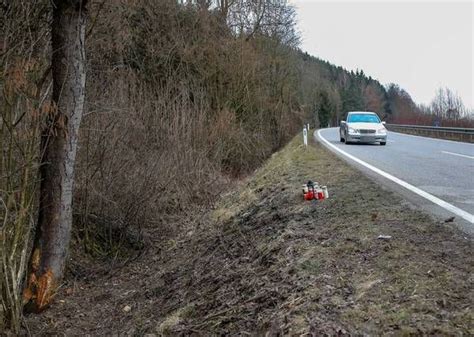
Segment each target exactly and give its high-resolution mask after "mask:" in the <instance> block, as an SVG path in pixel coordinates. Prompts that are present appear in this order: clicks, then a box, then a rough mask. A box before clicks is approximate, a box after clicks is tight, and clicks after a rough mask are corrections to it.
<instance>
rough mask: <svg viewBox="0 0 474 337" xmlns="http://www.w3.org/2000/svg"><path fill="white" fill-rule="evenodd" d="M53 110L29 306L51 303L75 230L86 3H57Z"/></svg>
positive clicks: (45, 138)
mask: <svg viewBox="0 0 474 337" xmlns="http://www.w3.org/2000/svg"><path fill="white" fill-rule="evenodd" d="M52 3H53V21H52V26H51V37H52V50H53V52H52V60H51V67H52V75H53V93H52V100H53V104H52V110H51V111H50V116H49V123H48V125H47V126H46V127H45V129H44V130H43V134H42V140H41V153H42V165H41V169H40V175H41V187H40V210H39V217H38V225H37V229H36V233H35V240H34V245H33V252H32V256H31V260H30V270H29V275H28V283H27V285H26V288H25V291H24V301H25V303H26V309H27V310H28V311H36V312H38V311H41V310H43V309H45V308H46V307H47V306H48V305H49V304H50V303H51V300H52V298H53V296H54V294H55V292H56V289H57V286H58V285H59V282H60V280H61V279H62V277H63V274H64V268H65V264H66V258H67V253H68V248H69V241H70V237H71V228H72V197H73V187H74V163H75V159H76V150H77V140H78V130H79V126H80V123H81V119H82V114H83V110H84V100H85V81H86V70H85V63H86V58H85V46H84V43H85V27H86V13H85V5H86V0H54V1H52Z"/></svg>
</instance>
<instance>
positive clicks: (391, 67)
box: [290, 0, 474, 108]
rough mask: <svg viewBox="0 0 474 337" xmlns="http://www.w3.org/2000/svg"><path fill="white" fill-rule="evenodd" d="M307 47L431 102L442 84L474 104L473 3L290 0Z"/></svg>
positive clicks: (468, 104) (470, 103) (335, 61)
mask: <svg viewBox="0 0 474 337" xmlns="http://www.w3.org/2000/svg"><path fill="white" fill-rule="evenodd" d="M290 2H291V3H293V4H294V5H295V6H296V9H297V14H298V27H299V30H300V32H301V35H302V46H301V47H302V49H303V50H304V51H307V52H308V53H309V54H311V55H314V56H317V57H320V58H322V59H325V60H328V61H330V62H331V63H334V64H336V65H341V66H343V67H344V68H346V69H349V70H351V69H352V70H356V69H362V70H363V71H364V73H366V74H367V75H370V76H372V77H373V78H376V79H378V80H379V81H380V82H382V84H387V83H390V82H394V83H397V84H399V85H400V86H401V87H402V88H404V89H405V90H407V91H408V92H409V93H410V95H411V96H412V98H413V99H414V100H415V102H417V103H425V104H428V103H429V102H430V101H431V99H432V98H433V96H434V94H435V90H436V89H437V88H438V87H440V86H446V87H449V88H450V89H452V90H454V91H456V92H457V93H458V94H459V95H460V96H461V98H462V99H463V101H464V104H465V105H466V106H469V107H471V108H473V107H474V101H473V91H474V87H473V77H474V67H473V56H474V46H473V30H474V24H473V15H474V6H473V1H472V0H468V1H463V2H454V1H443V2H441V1H418V2H414V1H387V0H379V1H377V2H375V1H366V2H362V1H351V0H349V1H320V0H290Z"/></svg>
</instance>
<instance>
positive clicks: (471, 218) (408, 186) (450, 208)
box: [318, 130, 474, 224]
mask: <svg viewBox="0 0 474 337" xmlns="http://www.w3.org/2000/svg"><path fill="white" fill-rule="evenodd" d="M318 136H319V138H320V139H321V140H322V141H323V142H324V143H325V144H326V145H327V146H329V147H331V148H332V149H334V150H336V151H337V152H339V153H340V154H342V155H344V156H346V157H347V158H349V159H352V160H353V161H355V162H356V163H358V164H360V165H362V166H364V167H366V168H368V169H369V170H371V171H373V172H375V173H377V174H380V175H381V176H382V177H385V178H387V179H388V180H391V181H393V182H394V183H396V184H398V185H400V186H402V187H405V188H406V189H407V190H409V191H412V192H413V193H415V194H418V195H419V196H421V197H423V198H425V199H426V200H428V201H431V202H432V203H434V204H436V205H438V206H440V207H442V208H444V209H445V210H447V211H449V212H451V213H453V214H455V215H457V216H459V217H461V218H463V219H464V220H466V221H467V222H470V223H472V224H474V215H473V214H471V213H468V212H466V211H464V210H462V209H460V208H458V207H456V206H454V205H452V204H450V203H448V202H446V201H444V200H441V199H440V198H438V197H435V196H434V195H432V194H429V193H427V192H425V191H423V190H421V189H419V188H418V187H416V186H413V185H411V184H409V183H407V182H406V181H404V180H401V179H399V178H397V177H395V176H393V175H391V174H390V173H387V172H385V171H382V170H381V169H379V168H377V167H375V166H372V165H370V164H368V163H366V162H365V161H363V160H360V159H359V158H356V157H354V156H353V155H351V154H349V153H347V152H346V151H344V150H341V149H340V148H338V147H337V146H335V145H333V144H331V143H330V142H329V141H327V140H326V139H325V138H324V137H323V136H321V130H318Z"/></svg>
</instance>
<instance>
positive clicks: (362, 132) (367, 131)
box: [360, 129, 375, 134]
mask: <svg viewBox="0 0 474 337" xmlns="http://www.w3.org/2000/svg"><path fill="white" fill-rule="evenodd" d="M360 133H361V134H369V133H375V130H363V129H361V130H360Z"/></svg>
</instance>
